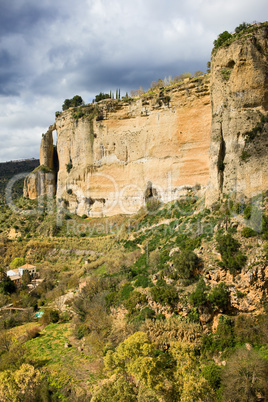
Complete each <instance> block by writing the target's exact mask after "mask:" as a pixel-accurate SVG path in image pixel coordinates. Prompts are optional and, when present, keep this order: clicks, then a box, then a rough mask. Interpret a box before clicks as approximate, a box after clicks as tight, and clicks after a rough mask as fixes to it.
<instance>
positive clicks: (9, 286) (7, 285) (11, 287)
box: [0, 275, 16, 295]
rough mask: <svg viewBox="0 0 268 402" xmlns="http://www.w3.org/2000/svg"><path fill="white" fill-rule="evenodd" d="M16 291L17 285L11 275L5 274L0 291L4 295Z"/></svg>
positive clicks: (0, 284)
mask: <svg viewBox="0 0 268 402" xmlns="http://www.w3.org/2000/svg"><path fill="white" fill-rule="evenodd" d="M15 291H16V285H15V283H14V282H12V280H11V279H10V277H9V276H7V275H6V276H5V277H4V279H3V280H2V281H1V282H0V293H3V294H4V295H8V294H11V293H14V292H15Z"/></svg>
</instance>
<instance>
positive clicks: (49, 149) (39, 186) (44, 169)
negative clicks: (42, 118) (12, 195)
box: [23, 124, 56, 199]
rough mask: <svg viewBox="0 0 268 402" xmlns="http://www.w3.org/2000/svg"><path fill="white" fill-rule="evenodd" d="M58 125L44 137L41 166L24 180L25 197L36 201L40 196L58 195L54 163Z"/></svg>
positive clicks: (41, 148)
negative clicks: (54, 142)
mask: <svg viewBox="0 0 268 402" xmlns="http://www.w3.org/2000/svg"><path fill="white" fill-rule="evenodd" d="M55 128H56V125H55V124H53V125H51V126H50V127H49V129H48V131H47V132H46V134H43V135H42V140H41V146H40V166H39V167H38V168H36V169H35V170H34V171H33V172H32V173H30V174H29V175H28V176H27V177H26V178H25V180H24V187H23V196H24V197H25V198H29V199H36V198H38V197H39V196H45V195H46V196H48V197H49V198H51V197H53V196H54V195H55V193H56V172H55V161H54V159H55V158H54V147H53V135H52V132H53V131H54V130H55Z"/></svg>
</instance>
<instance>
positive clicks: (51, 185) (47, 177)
mask: <svg viewBox="0 0 268 402" xmlns="http://www.w3.org/2000/svg"><path fill="white" fill-rule="evenodd" d="M55 189H56V182H55V172H54V171H52V170H51V171H49V170H48V169H47V168H45V167H44V166H43V165H42V166H39V167H38V168H37V169H35V170H34V171H33V172H32V173H30V174H29V175H28V176H27V177H26V178H25V180H24V188H23V196H24V197H25V198H29V199H30V200H33V199H36V198H38V197H40V196H47V197H48V198H50V199H51V198H52V197H53V196H54V195H55Z"/></svg>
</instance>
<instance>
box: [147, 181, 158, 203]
mask: <svg viewBox="0 0 268 402" xmlns="http://www.w3.org/2000/svg"><path fill="white" fill-rule="evenodd" d="M157 195H158V193H157V191H156V188H154V187H153V184H152V182H151V181H148V183H147V188H146V190H145V193H144V198H145V202H147V201H149V200H151V199H153V198H157Z"/></svg>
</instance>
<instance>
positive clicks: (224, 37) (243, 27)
mask: <svg viewBox="0 0 268 402" xmlns="http://www.w3.org/2000/svg"><path fill="white" fill-rule="evenodd" d="M267 25H268V22H264V23H262V24H261V28H263V26H267ZM259 28H260V25H259V24H257V23H253V24H248V23H246V22H243V23H242V24H240V25H238V26H237V27H236V28H235V30H234V32H233V33H230V32H228V31H224V32H222V33H220V34H219V35H218V38H217V39H215V40H214V48H213V50H212V53H215V52H216V51H217V50H218V49H219V48H220V47H222V46H229V45H230V44H231V43H232V42H234V41H235V40H237V39H239V38H242V37H243V36H245V35H247V36H248V35H254V33H255V32H256V31H257V30H258V29H259ZM255 45H256V47H257V48H259V50H260V51H261V50H262V49H261V47H260V44H258V43H255Z"/></svg>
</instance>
